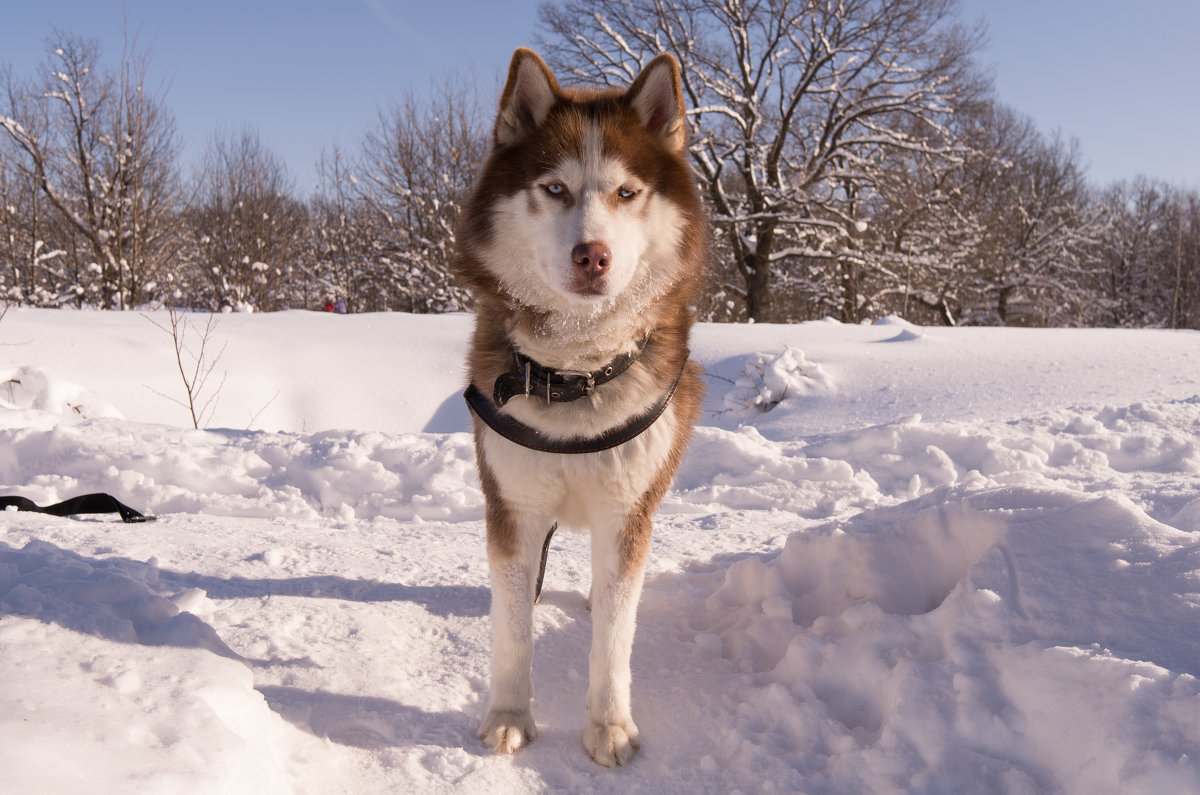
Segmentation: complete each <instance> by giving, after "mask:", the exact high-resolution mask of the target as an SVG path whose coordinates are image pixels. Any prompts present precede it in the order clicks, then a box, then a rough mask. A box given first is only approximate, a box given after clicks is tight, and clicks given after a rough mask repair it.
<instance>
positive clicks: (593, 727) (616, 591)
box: [583, 514, 650, 767]
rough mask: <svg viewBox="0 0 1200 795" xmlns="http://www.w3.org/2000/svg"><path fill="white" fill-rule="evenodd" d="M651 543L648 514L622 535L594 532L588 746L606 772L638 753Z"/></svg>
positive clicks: (585, 742) (632, 521)
mask: <svg viewBox="0 0 1200 795" xmlns="http://www.w3.org/2000/svg"><path fill="white" fill-rule="evenodd" d="M649 542H650V517H649V516H648V515H640V514H639V515H636V516H634V517H631V518H630V520H629V521H628V522H627V523H626V525H625V527H624V528H622V529H621V530H620V531H619V532H604V531H597V530H593V533H592V597H591V600H592V651H591V656H590V659H589V672H588V693H587V714H588V726H587V729H585V730H584V734H583V745H584V747H585V748H586V749H587V752H588V754H590V755H591V757H592V760H593V761H595V762H596V763H598V764H601V765H604V766H605V767H616V766H617V765H623V764H625V763H626V762H628V761H629V760H630V759H632V758H633V756H634V754H636V753H637V751H638V728H637V725H636V724H635V723H634V722H633V713H632V711H631V708H630V687H631V685H632V673H631V670H630V657H631V654H632V651H633V635H634V630H635V628H636V624H637V605H638V599H639V598H640V597H641V593H642V579H643V575H644V572H645V565H646V552H647V548H648V546H649Z"/></svg>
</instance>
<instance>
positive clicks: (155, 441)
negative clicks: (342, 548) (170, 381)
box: [0, 420, 483, 521]
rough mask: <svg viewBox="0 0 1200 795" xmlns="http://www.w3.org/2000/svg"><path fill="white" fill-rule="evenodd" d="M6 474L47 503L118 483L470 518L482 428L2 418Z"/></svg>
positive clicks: (420, 516) (167, 507)
mask: <svg viewBox="0 0 1200 795" xmlns="http://www.w3.org/2000/svg"><path fill="white" fill-rule="evenodd" d="M0 482H4V483H19V484H24V485H23V486H22V487H21V492H22V496H25V497H28V498H29V499H32V500H33V501H34V502H38V503H43V504H44V503H50V502H57V501H59V500H63V499H67V498H68V497H72V496H75V495H77V494H83V493H88V492H92V491H107V492H112V493H115V494H120V495H122V496H121V499H122V501H124V502H127V503H130V504H136V505H138V506H142V507H144V508H145V510H146V511H148V512H151V513H156V514H169V513H177V512H187V513H205V514H209V515H216V516H242V517H269V518H273V517H280V518H290V519H307V520H315V519H319V518H325V517H333V518H337V519H341V520H346V521H352V520H355V519H358V518H364V519H373V518H378V517H387V518H391V519H405V520H410V519H416V520H431V519H443V520H456V521H458V520H468V519H477V518H479V517H481V516H482V514H483V508H482V506H483V495H482V492H481V491H480V489H479V485H478V478H477V476H476V474H475V458H474V448H473V447H472V442H471V437H470V436H468V435H467V434H465V433H458V434H385V433H379V432H375V431H322V432H320V433H313V434H276V433H267V432H263V431H232V430H213V431H198V430H181V429H176V428H170V427H167V426H162V425H149V424H141V423H132V422H128V421H125V422H118V421H115V420H93V421H88V422H80V423H78V424H70V425H58V426H56V427H53V428H50V429H40V428H36V427H35V428H9V429H3V428H0Z"/></svg>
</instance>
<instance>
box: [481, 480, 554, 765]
mask: <svg viewBox="0 0 1200 795" xmlns="http://www.w3.org/2000/svg"><path fill="white" fill-rule="evenodd" d="M487 514H488V515H487V529H488V565H489V568H490V570H491V580H492V610H491V613H492V643H493V645H492V685H491V694H490V703H489V705H488V714H487V717H486V718H484V720H483V722H482V723H481V724H480V726H479V738H480V739H481V740H482V741H483V742H484V744H485V745H486V746H487V747H488V748H491V749H492V750H493V751H497V752H500V753H512V752H513V751H516V750H518V749H519V748H522V747H524V746H526V745H528V744H529V743H530V742H531V741H532V740H533V738H534V737H536V736H537V727H536V725H535V724H534V721H533V715H532V713H531V712H530V708H529V705H530V701H531V700H532V698H533V672H532V667H533V604H534V598H535V594H534V591H535V583H536V578H537V573H538V561H539V559H540V555H541V551H542V546H543V540H544V533H543V532H537V531H525V530H524V528H530V527H545V526H546V525H547V524H549V521H543V520H541V519H540V518H539V519H537V520H535V521H530V520H528V517H517V516H514V515H513V514H512V512H511V511H509V510H508V509H507V506H506V505H505V504H504V502H503V500H500V499H495V500H492V501H489V503H488V510H487Z"/></svg>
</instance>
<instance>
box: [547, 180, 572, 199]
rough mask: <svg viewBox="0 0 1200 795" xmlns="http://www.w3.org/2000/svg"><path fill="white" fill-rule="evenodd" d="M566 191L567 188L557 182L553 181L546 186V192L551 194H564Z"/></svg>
mask: <svg viewBox="0 0 1200 795" xmlns="http://www.w3.org/2000/svg"><path fill="white" fill-rule="evenodd" d="M566 192H567V189H566V188H564V187H563V186H562V185H560V184H558V183H557V182H551V183H550V184H549V185H547V186H546V193H549V194H550V195H551V196H562V195H563V194H564V193H566Z"/></svg>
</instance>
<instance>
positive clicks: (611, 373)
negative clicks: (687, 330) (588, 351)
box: [492, 337, 649, 406]
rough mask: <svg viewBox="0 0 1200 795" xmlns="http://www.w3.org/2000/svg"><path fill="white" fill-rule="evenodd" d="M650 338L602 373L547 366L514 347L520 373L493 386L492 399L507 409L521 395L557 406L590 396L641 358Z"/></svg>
mask: <svg viewBox="0 0 1200 795" xmlns="http://www.w3.org/2000/svg"><path fill="white" fill-rule="evenodd" d="M648 339H649V337H645V338H643V339H642V340H640V341H639V342H638V343H637V347H636V348H634V349H633V350H632V351H630V352H629V353H623V354H621V355H620V356H618V357H617V358H615V359H613V360H612V361H611V362H609V363H608V364H606V365H605V366H603V367H601V368H600V369H599V370H593V371H591V372H584V371H580V370H555V369H552V368H549V367H543V366H542V365H540V364H538V363H537V362H535V361H534V360H533V359H530V358H529V357H528V356H526V355H525V354H523V353H520V352H519V351H517V350H516V349H515V348H514V349H513V352H512V354H513V361H514V363H515V364H516V370H515V371H509V372H507V373H504V374H503V375H501V376H500V377H499V378H497V379H496V383H495V385H494V386H493V387H492V400H493V401H494V402H495V403H496V405H497V406H503V405H504V404H505V403H507V402H508V401H510V400H512V399H513V398H515V397H517V396H519V395H524V396H525V397H539V398H544V399H545V400H547V401H549V402H554V403H570V402H571V401H573V400H579V399H580V398H582V397H590V396H591V395H592V393H593V392H594V391H595V390H596V387H597V386H598V385H600V384H603V383H606V382H608V381H611V380H613V379H614V378H616V377H617V376H619V375H620V374H621V373H623V372H625V371H626V370H627V369H629V365H631V364H633V363H634V361H635V360H636V359H637V357H638V356H640V355H641V353H642V349H643V348H645V347H646V341H647V340H648Z"/></svg>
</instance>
